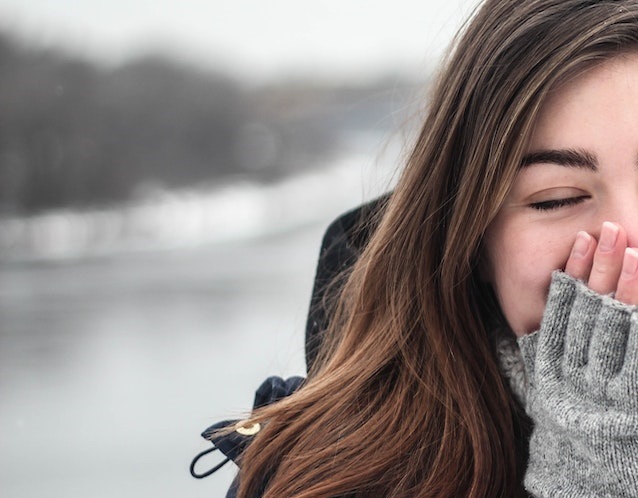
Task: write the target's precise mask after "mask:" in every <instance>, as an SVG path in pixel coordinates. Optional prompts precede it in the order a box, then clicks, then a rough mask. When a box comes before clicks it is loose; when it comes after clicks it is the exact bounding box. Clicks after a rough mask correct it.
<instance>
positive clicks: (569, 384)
mask: <svg viewBox="0 0 638 498" xmlns="http://www.w3.org/2000/svg"><path fill="white" fill-rule="evenodd" d="M518 342H519V345H520V348H521V353H522V355H523V359H524V361H525V370H526V373H527V379H528V386H527V406H526V411H527V413H528V415H529V416H530V417H531V418H532V420H533V421H534V429H533V432H532V437H531V440H530V455H529V464H528V468H527V472H526V474H525V488H526V489H527V490H528V491H529V492H531V493H532V494H533V495H534V496H537V497H544V498H546V497H561V498H562V497H572V496H573V497H593V496H608V497H628V496H633V497H638V311H637V310H636V307H633V306H627V305H624V304H622V303H620V302H619V301H616V300H615V299H613V298H611V297H609V296H601V295H599V294H596V293H595V292H593V291H592V290H590V289H589V288H587V287H586V286H585V285H584V284H583V283H581V282H578V281H576V280H574V279H572V278H571V277H569V276H567V275H566V274H565V273H562V272H554V274H553V276H552V284H551V286H550V291H549V297H548V300H547V306H546V309H545V313H544V315H543V320H542V323H541V328H540V330H539V331H538V332H535V333H534V334H531V335H528V336H525V337H522V338H520V339H519V340H518Z"/></svg>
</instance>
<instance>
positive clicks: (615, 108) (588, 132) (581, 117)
mask: <svg viewBox="0 0 638 498" xmlns="http://www.w3.org/2000/svg"><path fill="white" fill-rule="evenodd" d="M637 104H638V53H637V52H631V53H627V54H621V55H617V56H615V57H613V58H611V59H609V60H606V61H604V62H601V63H600V64H597V65H596V66H594V67H591V68H589V69H587V70H585V71H584V72H582V73H580V74H578V75H577V76H574V77H572V78H570V79H568V80H567V81H565V82H563V83H562V84H560V85H558V86H557V87H556V88H555V89H553V90H552V91H551V92H550V93H549V95H548V97H547V99H546V100H545V102H544V104H543V106H542V108H541V111H540V114H539V116H538V119H537V122H536V125H535V127H534V132H533V134H532V136H531V140H530V144H529V149H530V150H535V149H539V148H557V147H572V148H587V147H588V146H589V145H591V144H592V142H591V140H592V139H595V138H596V135H597V134H598V132H599V131H600V130H601V127H603V126H604V127H607V126H609V125H610V124H613V125H614V126H621V127H627V126H629V127H636V129H637V130H638V114H637V111H638V105H637Z"/></svg>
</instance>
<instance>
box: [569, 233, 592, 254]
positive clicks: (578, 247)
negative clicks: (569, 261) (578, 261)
mask: <svg viewBox="0 0 638 498" xmlns="http://www.w3.org/2000/svg"><path fill="white" fill-rule="evenodd" d="M590 242H591V235H589V234H588V233H587V232H578V233H577V234H576V240H575V241H574V246H573V247H572V256H575V257H577V258H584V257H585V256H586V255H587V251H588V250H589V244H590Z"/></svg>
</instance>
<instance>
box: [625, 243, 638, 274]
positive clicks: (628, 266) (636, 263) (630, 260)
mask: <svg viewBox="0 0 638 498" xmlns="http://www.w3.org/2000/svg"><path fill="white" fill-rule="evenodd" d="M637 272H638V251H637V250H636V249H633V248H631V247H628V248H627V249H625V256H624V257H623V260H622V276H623V278H626V279H629V278H632V277H634V276H635V275H636V273H637Z"/></svg>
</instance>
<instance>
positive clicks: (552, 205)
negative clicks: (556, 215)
mask: <svg viewBox="0 0 638 498" xmlns="http://www.w3.org/2000/svg"><path fill="white" fill-rule="evenodd" d="M586 199H589V196H587V195H581V196H579V197H567V198H566V199H552V200H550V201H542V202H533V203H531V204H530V205H529V207H531V208H533V209H537V210H538V211H552V210H554V209H560V208H562V207H567V206H575V205H576V204H580V203H581V202H583V201H584V200H586Z"/></svg>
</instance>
